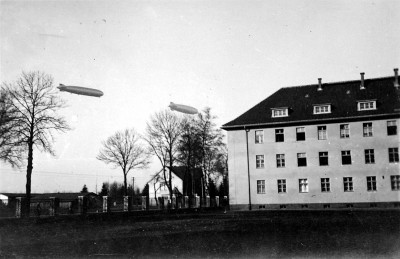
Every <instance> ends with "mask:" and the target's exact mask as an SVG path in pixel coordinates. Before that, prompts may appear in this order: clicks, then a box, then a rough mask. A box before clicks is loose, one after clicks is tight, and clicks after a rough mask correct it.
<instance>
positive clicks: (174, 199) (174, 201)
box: [171, 194, 176, 209]
mask: <svg viewBox="0 0 400 259" xmlns="http://www.w3.org/2000/svg"><path fill="white" fill-rule="evenodd" d="M171 207H172V209H176V196H175V194H173V195H172V206H171Z"/></svg>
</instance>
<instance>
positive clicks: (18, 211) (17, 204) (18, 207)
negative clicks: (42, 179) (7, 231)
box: [15, 197, 23, 218]
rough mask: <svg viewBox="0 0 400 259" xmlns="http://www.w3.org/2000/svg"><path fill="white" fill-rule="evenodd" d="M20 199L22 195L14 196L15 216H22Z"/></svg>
mask: <svg viewBox="0 0 400 259" xmlns="http://www.w3.org/2000/svg"><path fill="white" fill-rule="evenodd" d="M22 200H23V198H22V197H16V198H15V217H16V218H21V217H22V210H23V205H22Z"/></svg>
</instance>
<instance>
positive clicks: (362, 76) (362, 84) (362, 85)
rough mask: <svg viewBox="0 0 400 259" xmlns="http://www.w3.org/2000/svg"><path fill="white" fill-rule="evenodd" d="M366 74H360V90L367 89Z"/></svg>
mask: <svg viewBox="0 0 400 259" xmlns="http://www.w3.org/2000/svg"><path fill="white" fill-rule="evenodd" d="M364 74H365V73H364V72H361V73H360V75H361V85H360V90H364V89H365V86H364Z"/></svg>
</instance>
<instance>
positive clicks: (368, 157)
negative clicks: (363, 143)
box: [364, 149, 375, 164]
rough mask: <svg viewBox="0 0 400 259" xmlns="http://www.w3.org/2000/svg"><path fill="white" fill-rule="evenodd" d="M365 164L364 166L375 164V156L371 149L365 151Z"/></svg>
mask: <svg viewBox="0 0 400 259" xmlns="http://www.w3.org/2000/svg"><path fill="white" fill-rule="evenodd" d="M364 153H365V163H366V164H374V163H375V154H374V150H373V149H365V150H364Z"/></svg>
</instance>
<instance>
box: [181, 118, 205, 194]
mask: <svg viewBox="0 0 400 259" xmlns="http://www.w3.org/2000/svg"><path fill="white" fill-rule="evenodd" d="M181 125H182V133H181V137H180V139H179V145H178V150H179V154H178V162H179V163H180V164H181V165H183V166H185V175H184V179H183V182H184V184H185V186H184V188H183V190H184V195H188V194H190V195H193V194H195V182H194V179H195V177H194V175H193V173H194V169H195V168H197V167H200V166H201V157H202V152H201V148H200V147H201V139H200V136H199V131H198V128H197V122H196V117H192V116H185V117H184V119H183V120H182V123H181ZM190 174H191V175H190ZM189 179H191V183H190V184H189ZM189 185H190V186H191V189H189V188H188V187H189Z"/></svg>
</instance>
